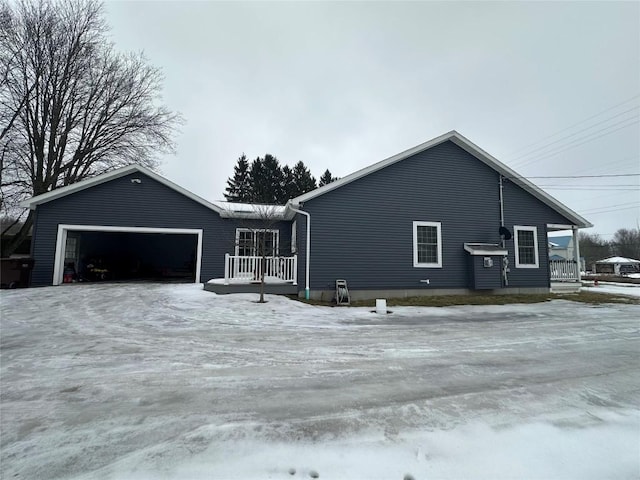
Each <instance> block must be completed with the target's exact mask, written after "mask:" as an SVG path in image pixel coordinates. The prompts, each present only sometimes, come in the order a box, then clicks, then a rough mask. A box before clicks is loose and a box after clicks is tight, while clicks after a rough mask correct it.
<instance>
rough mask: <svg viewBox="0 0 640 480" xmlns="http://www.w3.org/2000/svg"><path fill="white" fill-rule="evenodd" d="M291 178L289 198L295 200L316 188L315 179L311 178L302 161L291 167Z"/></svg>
mask: <svg viewBox="0 0 640 480" xmlns="http://www.w3.org/2000/svg"><path fill="white" fill-rule="evenodd" d="M292 177H293V187H292V189H291V193H292V196H290V197H289V198H295V197H297V196H299V195H302V194H304V193H307V192H310V191H311V190H314V189H315V188H316V179H315V178H313V176H312V175H311V172H310V171H309V169H308V168H307V167H306V166H305V164H304V163H303V162H302V161H299V162H298V163H296V165H295V167H293V171H292Z"/></svg>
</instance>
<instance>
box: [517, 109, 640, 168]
mask: <svg viewBox="0 0 640 480" xmlns="http://www.w3.org/2000/svg"><path fill="white" fill-rule="evenodd" d="M638 109H640V106H636V107H633V108H630V109H629V110H625V111H624V112H621V113H618V114H616V115H613V116H612V117H609V118H607V119H605V120H602V121H600V122H598V123H595V124H593V125H590V126H588V127H585V128H583V129H581V130H577V131H575V132H573V133H570V134H569V135H565V136H564V137H561V138H559V139H558V140H554V141H553V142H551V143H548V144H546V145H543V146H541V147H538V148H535V149H533V150H531V151H530V152H528V153H524V154H522V155H520V156H517V157H515V158H512V159H511V160H513V161H515V160H518V159H520V158H524V157H528V156H529V155H531V154H533V153H535V152H537V151H539V150H544V149H545V148H548V147H550V146H551V145H554V144H556V143H559V142H562V141H563V140H566V139H567V138H571V137H573V136H575V135H578V134H579V133H582V132H586V131H587V130H591V129H592V128H593V127H597V126H598V125H601V124H603V123H606V122H608V121H610V120H613V119H614V118H617V117H619V116H621V115H624V114H626V113H629V112H632V111H634V110H638ZM635 117H637V115H635ZM627 120H631V118H626V119H624V120H622V121H621V122H618V123H616V124H614V125H609V126H608V127H604V128H603V130H605V129H607V128H610V127H614V126H616V125H619V124H621V123H624V122H626V121H627Z"/></svg>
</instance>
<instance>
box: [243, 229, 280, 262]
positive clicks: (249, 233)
mask: <svg viewBox="0 0 640 480" xmlns="http://www.w3.org/2000/svg"><path fill="white" fill-rule="evenodd" d="M278 238H279V232H278V230H250V229H247V228H238V229H236V255H238V256H241V257H261V256H262V254H263V250H264V253H265V256H267V257H275V256H277V255H278Z"/></svg>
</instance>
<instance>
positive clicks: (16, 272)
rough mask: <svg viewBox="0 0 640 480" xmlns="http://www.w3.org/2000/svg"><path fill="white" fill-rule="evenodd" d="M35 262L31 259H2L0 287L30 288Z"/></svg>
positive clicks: (0, 259) (0, 263)
mask: <svg viewBox="0 0 640 480" xmlns="http://www.w3.org/2000/svg"><path fill="white" fill-rule="evenodd" d="M33 264H34V260H33V258H30V257H21V258H20V257H18V258H0V287H2V288H18V287H28V286H29V283H30V282H31V270H33Z"/></svg>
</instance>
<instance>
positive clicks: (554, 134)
mask: <svg viewBox="0 0 640 480" xmlns="http://www.w3.org/2000/svg"><path fill="white" fill-rule="evenodd" d="M639 97H640V95H634V96H633V97H631V98H628V99H627V100H625V101H623V102H620V103H617V104H615V105H614V106H612V107H609V108H606V109H604V110H602V111H601V112H599V113H596V114H595V115H591V116H590V117H587V118H585V119H584V120H580V121H579V122H577V123H574V124H572V125H569V126H568V127H565V128H563V129H562V130H559V131H557V132H556V133H553V134H551V135H547V136H546V137H542V138H541V139H539V140H536V141H535V142H533V143H530V144H529V145H525V146H524V147H521V148H518V149H517V150H514V151H513V152H511V154H514V153H518V152H521V151H523V150H526V149H527V148H529V147H532V146H534V145H537V144H539V143H540V142H542V141H543V140H546V139H548V138H553V137H555V136H557V135H559V134H561V133H563V132H566V131H567V130H571V129H572V128H573V127H577V126H578V125H582V124H583V123H585V122H588V121H589V120H591V119H592V118H596V117H599V116H600V115H602V114H603V113H606V112H610V111H611V110H615V109H616V108H618V107H620V106H622V105H624V104H625V103H629V102H630V101H632V100H635V99H636V98H639Z"/></svg>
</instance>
